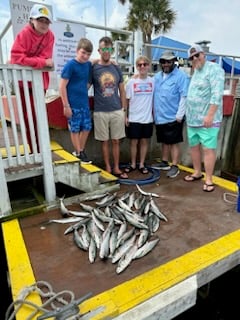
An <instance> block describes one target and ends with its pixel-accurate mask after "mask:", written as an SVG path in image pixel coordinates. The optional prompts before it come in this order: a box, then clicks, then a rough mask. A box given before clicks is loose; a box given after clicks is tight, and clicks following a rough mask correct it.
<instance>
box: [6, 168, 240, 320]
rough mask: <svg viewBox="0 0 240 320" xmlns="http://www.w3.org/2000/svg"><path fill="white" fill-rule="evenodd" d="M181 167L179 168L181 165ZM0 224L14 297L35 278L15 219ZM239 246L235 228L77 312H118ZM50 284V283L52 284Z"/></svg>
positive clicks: (22, 315)
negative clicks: (98, 309) (102, 308)
mask: <svg viewBox="0 0 240 320" xmlns="http://www.w3.org/2000/svg"><path fill="white" fill-rule="evenodd" d="M181 169H182V170H183V168H181ZM184 170H185V171H188V172H191V169H188V168H184ZM214 183H216V184H219V185H220V186H221V185H222V186H223V187H224V188H227V189H228V190H230V191H233V192H235V191H236V186H235V183H231V182H230V181H226V180H224V179H221V178H217V177H214ZM2 228H3V235H4V242H5V248H6V254H7V260H8V267H9V275H10V281H11V285H12V296H13V299H15V298H16V297H17V295H18V294H19V292H20V290H21V289H22V288H24V287H26V286H30V285H32V284H33V283H35V282H36V279H35V278H34V274H33V271H32V268H31V264H30V261H29V257H28V254H27V250H26V247H25V244H24V239H23V236H22V233H21V229H20V226H19V223H18V221H17V220H12V221H8V222H4V223H3V224H2ZM13 235H14V236H13ZM239 249H240V230H237V231H234V232H232V233H230V234H228V235H226V236H224V237H221V238H219V239H217V240H215V241H213V242H211V243H208V244H206V245H204V246H202V247H200V248H198V249H196V250H193V251H191V252H189V253H187V254H185V255H182V256H180V257H178V258H176V259H174V260H171V261H169V262H168V263H165V264H163V265H161V266H159V267H157V268H155V269H153V270H151V271H148V272H146V273H144V274H142V275H140V276H138V277H136V278H134V279H132V280H130V281H127V282H125V283H123V284H121V285H119V286H116V287H114V288H111V289H110V290H107V291H105V292H103V293H101V294H99V295H97V296H94V297H93V298H90V299H88V300H87V301H85V302H83V303H82V304H81V313H85V312H88V311H91V310H94V309H96V308H98V307H100V306H104V307H105V309H104V310H103V311H102V312H101V313H99V314H98V315H96V316H94V317H92V319H95V320H100V319H102V320H103V319H109V318H112V317H114V316H117V315H119V314H122V313H124V312H126V311H127V310H129V309H132V308H134V307H135V306H137V305H138V304H140V303H142V302H144V301H146V300H147V299H149V298H151V297H153V296H154V295H156V294H159V293H161V292H162V291H164V290H167V289H169V288H171V287H172V286H174V285H176V284H177V283H179V282H181V281H183V280H185V279H187V278H189V277H190V276H192V275H194V274H197V273H199V272H200V271H201V270H204V269H206V268H207V267H210V266H211V265H213V264H215V263H217V262H218V261H221V260H223V259H226V258H227V257H230V256H231V255H234V254H237V253H238V252H239ZM20 275H21V276H20ZM116 277H121V275H117V274H116ZM39 280H44V279H38V281H39ZM51 285H53V286H54V284H51ZM66 289H68V288H66ZM86 293H87V292H86ZM30 298H31V301H33V300H34V302H36V303H37V302H38V303H39V304H41V303H40V299H38V297H37V296H36V295H35V294H34V295H33V297H29V299H30ZM76 298H78V297H76ZM32 299H33V300H32ZM27 315H29V310H27V308H26V309H25V308H22V310H21V311H20V312H19V314H18V315H17V318H16V319H17V320H22V319H25V318H26V317H27Z"/></svg>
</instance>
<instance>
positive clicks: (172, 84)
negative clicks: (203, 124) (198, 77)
mask: <svg viewBox="0 0 240 320" xmlns="http://www.w3.org/2000/svg"><path fill="white" fill-rule="evenodd" d="M176 60H177V58H176V56H175V54H174V53H173V52H171V51H164V52H163V54H162V56H161V57H160V59H159V63H160V65H161V69H162V71H160V72H158V73H157V74H156V75H155V76H154V80H155V90H154V100H153V101H154V102H153V110H154V122H155V125H156V135H157V142H160V143H162V161H161V162H160V163H159V164H157V165H154V166H152V167H153V168H155V169H161V170H169V169H170V170H169V171H168V173H167V177H169V178H175V177H176V176H177V175H178V174H179V172H180V171H179V168H178V162H179V158H180V143H181V142H182V141H183V135H182V131H183V122H184V115H185V100H186V96H187V89H188V83H189V79H188V76H187V75H186V73H184V72H182V71H181V70H179V69H178V68H177V65H176V64H175V62H176ZM169 155H171V160H172V166H171V167H170V166H169V162H168V158H169Z"/></svg>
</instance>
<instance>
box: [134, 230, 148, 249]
mask: <svg viewBox="0 0 240 320" xmlns="http://www.w3.org/2000/svg"><path fill="white" fill-rule="evenodd" d="M148 237H149V230H146V229H141V230H140V234H139V237H138V240H137V246H138V248H140V247H142V246H143V245H144V243H146V241H147V239H148Z"/></svg>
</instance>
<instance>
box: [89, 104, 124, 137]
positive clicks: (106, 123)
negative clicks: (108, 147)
mask: <svg viewBox="0 0 240 320" xmlns="http://www.w3.org/2000/svg"><path fill="white" fill-rule="evenodd" d="M93 121H94V137H95V139H96V140H99V141H107V140H110V139H116V140H119V139H122V138H124V137H125V112H124V111H123V109H121V110H117V111H110V112H93Z"/></svg>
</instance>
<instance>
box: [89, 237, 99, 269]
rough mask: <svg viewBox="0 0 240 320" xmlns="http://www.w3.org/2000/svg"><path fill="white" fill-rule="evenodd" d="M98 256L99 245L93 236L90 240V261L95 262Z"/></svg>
mask: <svg viewBox="0 0 240 320" xmlns="http://www.w3.org/2000/svg"><path fill="white" fill-rule="evenodd" d="M96 256H97V245H96V242H95V240H94V239H93V238H91V240H90V244H89V248H88V259H89V261H90V263H93V262H94V261H95V259H96Z"/></svg>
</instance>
